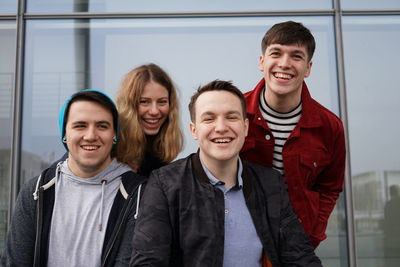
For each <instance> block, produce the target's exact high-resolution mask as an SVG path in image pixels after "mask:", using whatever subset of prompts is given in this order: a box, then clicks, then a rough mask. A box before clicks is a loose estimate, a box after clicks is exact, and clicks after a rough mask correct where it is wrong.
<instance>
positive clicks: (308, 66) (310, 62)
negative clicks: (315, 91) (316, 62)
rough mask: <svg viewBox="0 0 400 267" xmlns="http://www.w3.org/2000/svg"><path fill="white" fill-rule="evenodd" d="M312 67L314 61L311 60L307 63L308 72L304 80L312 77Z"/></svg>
mask: <svg viewBox="0 0 400 267" xmlns="http://www.w3.org/2000/svg"><path fill="white" fill-rule="evenodd" d="M311 67H312V61H311V60H310V61H309V62H308V63H307V71H306V73H305V75H304V78H307V77H308V76H310V73H311Z"/></svg>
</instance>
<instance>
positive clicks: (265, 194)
mask: <svg viewBox="0 0 400 267" xmlns="http://www.w3.org/2000/svg"><path fill="white" fill-rule="evenodd" d="M189 110H190V116H191V120H192V122H191V123H190V131H191V133H192V136H193V138H194V139H195V140H197V141H198V143H199V151H198V152H197V153H196V154H191V155H190V156H188V157H187V158H184V159H181V160H178V161H175V162H173V163H171V164H169V165H167V166H165V167H163V168H160V169H158V170H155V171H153V173H152V175H151V176H150V178H149V182H148V185H147V187H146V191H145V193H144V195H143V199H142V206H141V208H140V210H139V212H140V217H139V218H138V222H137V225H136V228H135V234H134V237H133V254H132V260H131V265H130V266H174V267H175V266H190V267H203V266H208V267H214V266H215V267H216V266H218V267H219V266H229V267H235V266H241V267H242V266H271V264H272V265H273V266H294V265H295V266H321V263H320V261H319V259H318V258H317V257H316V256H315V254H314V252H313V249H312V246H311V243H310V241H309V239H308V237H307V235H306V234H305V232H304V230H303V229H302V227H301V225H300V222H299V221H298V219H297V216H296V215H295V214H294V212H293V210H292V208H291V205H290V201H289V196H288V194H287V191H286V187H285V183H284V180H283V179H282V178H281V176H280V174H279V172H277V171H275V170H272V169H270V168H264V167H261V166H257V165H253V164H247V163H246V162H242V161H241V160H240V158H239V156H238V155H239V151H240V149H241V148H242V146H243V143H244V139H245V137H246V135H247V130H248V120H247V119H246V113H245V111H246V103H245V99H244V96H243V94H242V93H241V92H240V90H239V89H237V88H236V87H235V86H234V85H232V83H230V82H226V81H219V80H216V81H213V82H210V83H209V84H207V85H205V86H203V87H201V88H199V89H198V91H197V92H196V93H195V94H194V95H193V96H192V98H191V101H190V104H189Z"/></svg>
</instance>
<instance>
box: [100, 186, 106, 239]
mask: <svg viewBox="0 0 400 267" xmlns="http://www.w3.org/2000/svg"><path fill="white" fill-rule="evenodd" d="M106 184H107V180H101V204H100V219H99V220H100V221H99V231H100V232H101V231H102V230H103V206H104V186H105V185H106Z"/></svg>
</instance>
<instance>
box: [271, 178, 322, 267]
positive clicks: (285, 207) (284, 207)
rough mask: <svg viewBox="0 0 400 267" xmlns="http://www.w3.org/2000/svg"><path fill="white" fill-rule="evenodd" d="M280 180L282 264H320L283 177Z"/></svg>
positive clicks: (313, 265) (315, 265) (280, 252)
mask: <svg viewBox="0 0 400 267" xmlns="http://www.w3.org/2000/svg"><path fill="white" fill-rule="evenodd" d="M280 180H281V181H282V186H281V213H280V214H281V220H280V226H279V229H280V236H279V244H280V247H279V254H280V259H281V263H282V266H307V267H317V266H322V264H321V261H320V259H319V258H318V257H317V256H316V255H315V253H314V248H313V247H312V245H311V241H310V238H309V237H308V236H307V234H306V233H305V231H304V229H303V227H302V226H301V223H300V221H299V219H298V217H297V215H296V214H295V213H294V211H293V208H292V205H291V203H290V200H289V194H288V192H287V186H286V183H284V181H285V179H283V178H281V179H280Z"/></svg>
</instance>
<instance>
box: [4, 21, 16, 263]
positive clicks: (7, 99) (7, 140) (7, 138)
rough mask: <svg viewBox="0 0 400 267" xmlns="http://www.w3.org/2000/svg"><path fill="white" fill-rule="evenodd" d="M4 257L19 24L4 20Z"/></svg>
mask: <svg viewBox="0 0 400 267" xmlns="http://www.w3.org/2000/svg"><path fill="white" fill-rule="evenodd" d="M0 44H1V49H0V125H1V127H0V256H1V253H2V251H3V249H4V240H5V236H6V232H7V219H8V218H7V217H8V213H9V210H8V208H9V207H8V205H9V198H10V194H9V192H10V183H9V181H10V150H11V128H12V121H11V115H12V114H11V109H12V106H11V103H12V101H13V100H12V90H13V86H14V67H15V45H16V25H15V23H14V22H8V21H0Z"/></svg>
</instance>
